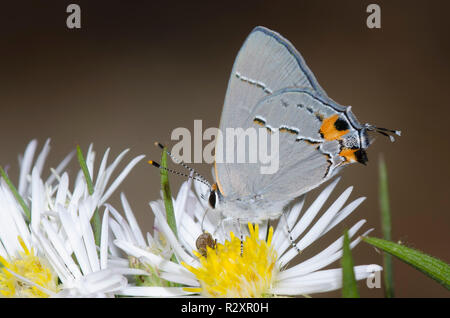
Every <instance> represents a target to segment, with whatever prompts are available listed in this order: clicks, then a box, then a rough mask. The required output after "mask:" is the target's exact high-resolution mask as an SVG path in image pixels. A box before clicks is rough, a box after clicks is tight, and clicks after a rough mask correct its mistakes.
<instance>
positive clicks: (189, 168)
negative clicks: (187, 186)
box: [155, 141, 211, 188]
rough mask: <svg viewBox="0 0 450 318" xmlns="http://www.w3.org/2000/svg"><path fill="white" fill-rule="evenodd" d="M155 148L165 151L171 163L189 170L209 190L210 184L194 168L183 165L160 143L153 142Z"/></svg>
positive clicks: (181, 161)
mask: <svg viewBox="0 0 450 318" xmlns="http://www.w3.org/2000/svg"><path fill="white" fill-rule="evenodd" d="M155 146H157V147H159V148H161V149H162V150H163V151H165V152H166V153H167V154H168V155H169V156H170V158H172V159H173V161H175V163H176V164H179V165H180V166H182V167H183V168H186V169H187V170H189V171H190V172H192V173H194V174H195V175H196V176H197V177H198V178H199V179H202V180H203V183H204V184H206V185H208V186H209V187H210V188H211V184H210V183H209V182H208V180H206V178H205V177H203V176H202V175H201V174H199V173H198V172H197V171H195V169H194V168H191V167H189V166H188V165H187V164H185V163H184V162H183V160H181V159H179V158H177V157H175V156H174V155H173V154H172V153H171V152H170V151H169V150H167V147H165V146H164V145H163V144H161V143H160V142H157V141H156V142H155ZM194 180H195V179H194Z"/></svg>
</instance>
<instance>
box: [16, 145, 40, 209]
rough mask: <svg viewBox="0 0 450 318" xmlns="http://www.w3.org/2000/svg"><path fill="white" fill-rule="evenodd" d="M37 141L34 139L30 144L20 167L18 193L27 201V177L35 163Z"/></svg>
mask: <svg viewBox="0 0 450 318" xmlns="http://www.w3.org/2000/svg"><path fill="white" fill-rule="evenodd" d="M36 147H37V140H36V139H33V140H32V141H30V143H29V144H28V146H27V148H26V149H25V153H24V155H23V159H22V162H21V165H20V175H19V186H18V192H19V194H20V195H21V196H22V198H24V200H26V197H25V191H26V190H27V176H28V175H29V173H30V170H31V165H32V163H33V157H34V152H35V151H36Z"/></svg>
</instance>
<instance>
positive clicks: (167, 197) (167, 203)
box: [159, 148, 178, 237]
mask: <svg viewBox="0 0 450 318" xmlns="http://www.w3.org/2000/svg"><path fill="white" fill-rule="evenodd" d="M161 167H162V169H159V171H160V173H161V189H162V193H163V199H164V207H165V208H166V218H167V224H169V227H170V229H171V230H172V231H173V233H174V234H175V236H176V237H178V233H177V225H176V221H175V212H174V210H173V202H172V193H171V191H170V184H169V175H168V173H167V152H166V148H164V150H163V152H162V156H161Z"/></svg>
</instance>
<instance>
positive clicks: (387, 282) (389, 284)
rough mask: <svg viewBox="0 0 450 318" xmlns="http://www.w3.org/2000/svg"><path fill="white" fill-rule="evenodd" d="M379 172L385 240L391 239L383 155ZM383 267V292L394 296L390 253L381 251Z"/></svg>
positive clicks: (390, 296) (385, 169) (387, 190)
mask: <svg viewBox="0 0 450 318" xmlns="http://www.w3.org/2000/svg"><path fill="white" fill-rule="evenodd" d="M378 173H379V203H380V210H381V228H382V232H383V238H384V239H385V240H387V241H390V240H391V211H390V210H391V209H390V206H389V188H388V176H387V168H386V164H385V162H384V159H383V157H380V160H379V165H378ZM383 265H384V266H383V268H384V271H383V272H384V294H385V296H386V297H387V298H392V297H394V295H395V294H394V280H393V270H392V255H391V254H389V253H383Z"/></svg>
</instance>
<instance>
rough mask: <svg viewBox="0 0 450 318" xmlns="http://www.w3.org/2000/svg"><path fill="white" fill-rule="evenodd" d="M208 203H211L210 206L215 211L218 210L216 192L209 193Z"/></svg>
mask: <svg viewBox="0 0 450 318" xmlns="http://www.w3.org/2000/svg"><path fill="white" fill-rule="evenodd" d="M208 202H209V204H210V205H211V207H212V208H213V209H215V208H216V203H217V202H216V192H215V191H211V192H210V193H209V198H208Z"/></svg>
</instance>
